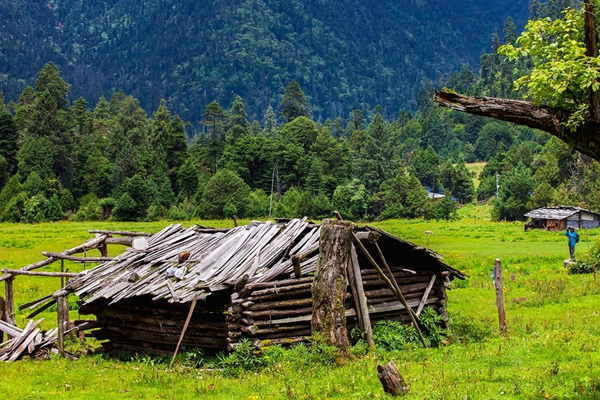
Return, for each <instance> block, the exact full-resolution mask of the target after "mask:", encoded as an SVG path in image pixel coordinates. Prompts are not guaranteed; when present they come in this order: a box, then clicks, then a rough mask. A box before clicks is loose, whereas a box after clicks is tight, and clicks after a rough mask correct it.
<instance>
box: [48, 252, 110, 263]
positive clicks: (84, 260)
mask: <svg viewBox="0 0 600 400" xmlns="http://www.w3.org/2000/svg"><path fill="white" fill-rule="evenodd" d="M42 254H43V255H44V256H46V257H51V258H56V259H57V260H69V261H74V262H78V263H95V262H106V261H112V260H113V258H112V257H77V256H68V255H66V254H61V253H53V252H51V251H42Z"/></svg>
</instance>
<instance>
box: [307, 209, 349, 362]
mask: <svg viewBox="0 0 600 400" xmlns="http://www.w3.org/2000/svg"><path fill="white" fill-rule="evenodd" d="M351 244H352V224H351V223H350V222H346V221H336V220H333V219H325V220H323V224H322V225H321V233H320V238H319V248H320V250H319V259H318V261H317V271H316V274H315V278H314V280H313V284H312V296H313V307H312V318H311V323H310V326H311V330H312V332H313V334H314V333H320V334H321V335H322V337H323V339H324V340H325V342H326V343H327V344H330V345H333V346H336V347H337V348H338V349H339V350H340V352H341V353H342V354H346V353H348V352H349V350H350V341H349V340H348V332H347V330H346V316H345V311H346V310H345V301H346V271H347V270H348V268H349V267H350V263H351V258H350V245H351Z"/></svg>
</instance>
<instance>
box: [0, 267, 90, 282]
mask: <svg viewBox="0 0 600 400" xmlns="http://www.w3.org/2000/svg"><path fill="white" fill-rule="evenodd" d="M2 273H4V274H10V275H27V276H46V277H53V278H64V277H68V278H75V277H76V276H79V274H75V273H72V272H44V271H22V270H20V269H8V268H4V269H3V270H2ZM6 282H8V280H7V281H6Z"/></svg>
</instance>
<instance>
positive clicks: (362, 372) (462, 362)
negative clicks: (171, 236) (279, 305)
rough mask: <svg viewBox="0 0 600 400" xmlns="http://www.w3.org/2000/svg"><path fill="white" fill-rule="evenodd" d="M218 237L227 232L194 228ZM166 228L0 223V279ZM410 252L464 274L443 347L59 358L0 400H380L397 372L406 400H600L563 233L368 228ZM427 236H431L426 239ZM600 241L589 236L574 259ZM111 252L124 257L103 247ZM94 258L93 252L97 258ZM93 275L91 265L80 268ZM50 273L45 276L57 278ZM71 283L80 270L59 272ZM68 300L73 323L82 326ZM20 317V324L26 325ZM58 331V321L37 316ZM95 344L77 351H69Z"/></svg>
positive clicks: (599, 337) (9, 371)
mask: <svg viewBox="0 0 600 400" xmlns="http://www.w3.org/2000/svg"><path fill="white" fill-rule="evenodd" d="M194 223H202V224H203V225H212V226H219V227H227V226H232V223H231V221H188V222H185V223H184V225H185V226H190V225H192V224H194ZM166 224H167V223H166V222H156V223H155V222H153V223H127V224H125V223H73V222H61V223H53V224H39V225H22V224H20V225H12V224H3V225H0V267H1V268H21V267H23V266H25V265H27V264H30V263H33V262H36V261H39V260H41V259H43V256H42V255H41V252H42V251H55V252H60V251H63V250H64V249H67V248H70V247H74V246H76V245H78V244H80V243H82V242H83V241H85V240H86V239H88V238H90V237H92V235H90V234H88V233H87V230H88V229H120V230H138V231H148V232H157V231H158V230H160V229H162V228H163V227H164V226H165V225H166ZM373 225H377V226H379V227H380V228H382V229H384V230H387V231H389V232H391V233H393V234H396V235H398V236H399V237H401V238H404V239H406V240H409V241H412V242H415V243H418V244H422V245H426V246H428V247H430V248H431V249H433V250H435V251H437V252H439V253H440V254H441V255H442V256H443V257H444V260H445V261H446V262H447V263H448V264H450V265H451V266H453V267H454V268H457V269H459V270H461V271H463V272H465V273H466V274H468V275H469V278H468V279H467V280H465V281H458V280H455V281H453V284H452V290H450V291H449V292H448V311H449V315H450V326H451V332H448V333H447V337H446V338H445V339H444V340H443V341H442V344H441V346H440V347H436V348H429V349H424V348H421V347H419V346H416V345H414V344H411V343H406V344H403V345H400V346H397V349H396V350H386V349H384V348H383V347H380V348H378V349H376V350H375V351H371V352H368V351H366V348H365V346H364V345H363V344H362V343H359V344H357V345H356V346H355V348H354V350H353V353H354V356H353V357H352V358H350V359H346V360H339V359H336V357H335V354H334V353H332V352H331V349H327V348H326V347H324V346H320V347H319V346H312V347H311V346H298V347H296V348H293V349H291V350H285V351H284V350H281V349H278V348H275V349H271V350H268V351H266V352H265V353H264V354H262V355H256V354H253V353H252V352H251V351H249V350H248V351H245V350H244V351H239V352H236V353H234V355H233V356H231V357H229V358H227V357H225V356H220V357H219V358H216V359H210V358H208V357H203V355H202V354H201V353H200V352H196V353H193V352H191V353H186V354H184V355H182V357H180V358H179V359H178V361H177V362H176V364H175V366H174V368H173V369H171V370H168V369H167V367H168V361H169V360H166V359H165V358H155V357H150V356H144V355H139V356H133V357H131V356H128V357H125V356H123V357H108V356H104V355H88V356H82V357H80V358H79V359H77V360H67V359H62V358H60V357H58V356H53V357H51V358H50V359H49V360H45V361H37V360H22V361H19V362H15V363H12V364H7V363H3V364H0V374H1V376H2V379H0V393H2V394H3V395H2V398H7V399H46V398H48V399H49V398H57V397H59V398H70V399H71V398H72V399H84V398H85V399H96V398H98V399H100V398H101V399H107V398H108V399H111V398H115V399H121V398H136V399H138V398H145V399H146V398H147V399H156V398H164V399H188V398H189V399H192V398H194V399H198V398H199V399H247V400H259V399H384V398H387V396H386V395H385V394H384V393H383V391H382V389H381V384H380V383H379V381H378V379H377V373H376V367H377V364H378V363H387V362H388V361H389V360H391V359H393V360H395V362H396V364H397V365H398V368H399V370H400V372H401V373H402V375H403V376H404V378H405V379H406V381H407V383H408V385H409V387H410V392H409V393H408V394H407V395H405V396H404V398H406V399H461V400H462V399H546V398H549V399H574V398H577V399H597V398H600V352H599V349H598V347H599V346H600V345H599V343H600V342H599V341H600V281H597V280H596V277H595V276H594V275H591V274H590V275H569V274H568V272H567V271H566V270H565V269H564V268H563V260H564V259H565V258H566V257H567V256H568V249H567V243H566V238H565V237H564V233H563V232H545V231H538V230H534V231H529V232H524V230H523V224H522V223H496V222H492V221H491V219H490V217H489V209H488V208H487V206H474V205H469V206H466V207H464V208H462V209H460V211H459V218H458V220H456V221H450V222H448V221H424V220H391V221H382V222H377V223H374V224H373ZM426 230H430V231H433V232H434V234H433V235H427V236H426V235H425V233H424V232H425V231H426ZM599 239H600V229H594V230H588V231H583V232H582V234H581V242H580V243H578V245H577V256H583V255H584V254H585V253H586V252H587V251H588V250H589V249H590V248H591V247H592V246H593V245H594V243H596V242H597V241H598V240H599ZM109 250H110V252H111V254H113V255H114V254H117V253H118V252H120V251H122V248H119V246H114V247H113V248H112V249H111V248H110V247H109ZM90 255H98V252H97V251H93V254H90ZM496 258H500V259H501V261H502V267H503V276H504V299H505V308H506V315H507V326H508V333H507V334H506V335H504V336H501V335H499V333H498V321H497V311H496V297H495V290H494V288H493V284H492V281H491V278H490V272H491V268H492V267H493V265H494V260H495V259H496ZM87 267H88V268H89V267H90V266H87ZM59 268H60V265H59V264H58V263H57V264H55V265H53V266H52V267H51V268H48V269H45V270H58V269H59ZM65 268H69V269H70V270H71V271H79V270H81V269H82V268H83V266H82V265H80V264H73V263H65ZM59 285H60V283H59V282H57V280H56V279H55V278H35V277H22V276H21V277H18V278H17V279H16V280H15V293H16V301H17V305H18V304H23V303H25V302H27V301H30V300H33V299H36V298H39V297H41V296H43V295H45V294H48V293H50V292H52V291H53V290H56V289H58V287H59ZM75 301H76V299H74V298H73V299H71V302H72V307H71V308H72V311H71V317H72V318H78V315H77V307H76V304H75ZM25 316H26V314H25V313H19V314H18V323H19V325H20V326H22V325H23V323H24V321H25V319H24V317H25ZM40 317H43V318H45V321H44V327H46V328H50V327H52V326H53V325H55V324H56V317H55V310H52V309H51V310H48V311H47V312H44V313H42V314H40ZM93 345H94V343H91V342H86V343H81V342H79V341H78V340H75V339H71V340H70V341H69V343H68V346H69V348H70V349H71V350H72V351H73V352H77V351H79V350H81V349H82V348H83V347H84V346H93Z"/></svg>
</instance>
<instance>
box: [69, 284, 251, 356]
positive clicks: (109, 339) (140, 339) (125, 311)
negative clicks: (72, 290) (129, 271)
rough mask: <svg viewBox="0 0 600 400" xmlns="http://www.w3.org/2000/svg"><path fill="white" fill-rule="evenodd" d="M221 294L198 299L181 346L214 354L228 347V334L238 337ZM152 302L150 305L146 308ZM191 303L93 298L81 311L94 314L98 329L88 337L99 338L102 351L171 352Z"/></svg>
mask: <svg viewBox="0 0 600 400" xmlns="http://www.w3.org/2000/svg"><path fill="white" fill-rule="evenodd" d="M219 297H220V296H211V297H210V301H206V302H202V301H200V302H198V303H197V305H196V307H195V309H194V313H193V315H192V318H191V319H190V323H189V326H188V328H187V330H186V333H185V335H184V337H183V341H182V343H181V349H182V350H183V351H185V350H186V349H192V348H195V347H201V348H203V349H204V350H205V351H206V352H207V353H216V352H218V351H222V350H224V349H226V348H227V345H228V339H229V338H230V336H240V335H241V333H240V332H241V331H240V327H239V326H237V325H236V324H235V323H232V322H229V321H227V304H226V303H224V302H222V301H219ZM148 304H152V308H151V309H149V308H148V306H147V305H148ZM189 309H190V304H189V303H187V304H181V303H169V302H168V301H166V300H159V301H154V302H152V300H151V299H150V298H148V297H140V298H137V299H136V298H134V299H125V300H123V301H120V302H119V303H118V304H112V305H108V304H107V302H100V301H96V302H94V303H90V304H85V305H84V306H82V308H81V309H80V313H81V314H95V315H96V317H97V325H98V326H100V329H97V330H93V331H90V332H89V333H88V336H91V337H95V338H96V339H98V340H100V341H101V342H103V343H102V347H101V348H100V349H99V351H101V352H113V353H115V352H121V351H126V352H127V351H128V352H152V353H155V354H173V351H174V350H175V347H176V345H177V341H178V340H179V336H180V334H181V331H182V329H183V321H185V319H186V317H187V314H188V312H189Z"/></svg>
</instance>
